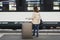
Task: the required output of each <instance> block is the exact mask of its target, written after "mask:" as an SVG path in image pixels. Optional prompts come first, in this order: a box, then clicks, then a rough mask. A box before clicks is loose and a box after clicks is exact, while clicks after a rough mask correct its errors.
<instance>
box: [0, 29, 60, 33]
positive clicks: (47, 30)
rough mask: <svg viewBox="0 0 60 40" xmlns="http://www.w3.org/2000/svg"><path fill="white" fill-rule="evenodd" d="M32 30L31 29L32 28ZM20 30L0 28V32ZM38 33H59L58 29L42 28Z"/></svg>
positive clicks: (19, 31) (19, 30)
mask: <svg viewBox="0 0 60 40" xmlns="http://www.w3.org/2000/svg"><path fill="white" fill-rule="evenodd" d="M32 31H33V30H32ZM21 32H22V30H21V29H18V30H12V29H0V33H21ZM39 33H60V29H42V30H39Z"/></svg>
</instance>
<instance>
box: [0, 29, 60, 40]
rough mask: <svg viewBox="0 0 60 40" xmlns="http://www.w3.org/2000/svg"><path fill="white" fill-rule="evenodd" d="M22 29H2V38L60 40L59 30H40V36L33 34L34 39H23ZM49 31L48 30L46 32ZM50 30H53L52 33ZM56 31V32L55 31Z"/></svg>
mask: <svg viewBox="0 0 60 40" xmlns="http://www.w3.org/2000/svg"><path fill="white" fill-rule="evenodd" d="M20 31H21V30H8V29H6V30H5V29H4V30H2V29H0V40H60V33H59V32H60V29H59V30H55V29H54V30H39V31H40V33H39V37H35V36H33V38H32V39H22V33H21V32H20ZM44 31H47V32H44ZM48 31H50V32H51V31H52V32H51V33H50V32H48ZM53 31H55V32H56V33H55V32H53Z"/></svg>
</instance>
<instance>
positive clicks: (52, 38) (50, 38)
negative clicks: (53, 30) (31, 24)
mask: <svg viewBox="0 0 60 40" xmlns="http://www.w3.org/2000/svg"><path fill="white" fill-rule="evenodd" d="M0 40H60V36H59V35H39V37H33V39H22V37H21V35H4V36H2V37H1V38H0Z"/></svg>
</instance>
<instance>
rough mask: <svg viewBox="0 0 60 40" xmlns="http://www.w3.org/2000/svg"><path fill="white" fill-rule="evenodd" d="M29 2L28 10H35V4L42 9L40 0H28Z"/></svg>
mask: <svg viewBox="0 0 60 40" xmlns="http://www.w3.org/2000/svg"><path fill="white" fill-rule="evenodd" d="M26 2H27V5H28V6H27V10H28V11H33V7H34V5H37V6H38V9H39V10H40V0H26Z"/></svg>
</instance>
